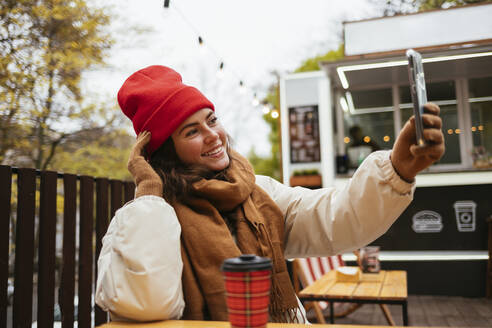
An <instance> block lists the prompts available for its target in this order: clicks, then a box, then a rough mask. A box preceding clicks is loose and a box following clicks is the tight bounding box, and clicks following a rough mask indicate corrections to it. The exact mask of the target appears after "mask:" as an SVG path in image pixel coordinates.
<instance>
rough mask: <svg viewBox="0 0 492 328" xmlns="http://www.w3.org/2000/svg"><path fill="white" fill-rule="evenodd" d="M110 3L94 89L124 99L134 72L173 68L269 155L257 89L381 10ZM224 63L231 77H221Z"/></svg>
mask: <svg viewBox="0 0 492 328" xmlns="http://www.w3.org/2000/svg"><path fill="white" fill-rule="evenodd" d="M104 3H105V4H106V5H107V4H110V6H111V10H112V11H113V13H115V14H116V16H117V17H116V19H115V20H114V21H113V23H112V25H111V26H110V28H111V31H112V34H113V36H114V38H115V39H116V43H115V45H114V47H113V49H112V50H111V52H110V57H109V58H108V60H107V62H108V66H107V67H105V68H103V69H97V70H94V71H92V72H90V73H88V74H86V75H85V89H86V91H87V92H88V94H90V95H91V96H93V97H104V98H105V99H113V101H116V93H117V92H118V89H119V88H120V86H121V84H122V83H123V82H124V80H125V79H126V78H127V77H128V76H129V75H130V74H131V73H133V72H134V71H136V70H138V69H141V68H144V67H146V66H148V65H154V64H159V65H166V66H170V67H172V68H174V69H175V70H177V71H178V72H180V73H181V75H182V76H183V80H184V82H185V83H188V84H191V85H193V86H195V87H197V88H198V89H200V90H201V91H202V92H203V93H204V94H205V95H206V96H207V97H208V98H209V99H210V100H212V101H213V102H214V104H215V106H216V112H217V114H218V116H219V117H220V119H221V120H222V122H223V124H224V125H225V127H226V129H227V131H228V132H229V133H230V134H231V135H232V137H233V138H234V140H235V144H236V148H237V149H238V150H239V151H240V152H241V153H243V154H245V155H246V154H247V152H248V151H249V150H250V149H251V147H253V145H254V147H255V150H256V151H257V153H259V154H261V155H267V154H268V153H269V151H270V145H269V143H268V139H267V135H268V132H269V127H268V126H267V125H266V123H265V122H264V121H263V119H262V118H261V116H262V111H261V108H260V107H254V106H253V105H252V99H253V93H254V92H256V93H257V94H258V97H262V96H264V95H265V94H266V91H267V88H268V86H269V85H270V84H272V83H273V82H274V81H275V77H274V75H273V74H272V72H273V71H276V72H278V73H280V74H286V73H288V72H291V71H293V70H294V69H295V68H296V67H297V66H299V65H300V64H301V62H302V61H303V60H304V59H306V58H308V57H311V56H314V55H317V54H321V53H325V52H327V51H328V50H331V49H336V48H337V47H338V45H339V43H340V42H341V35H342V24H341V23H342V22H343V21H352V20H358V19H362V18H369V17H374V16H375V15H377V11H376V9H375V8H374V6H372V5H371V4H370V2H369V1H367V0H304V1H298V0H267V1H265V0H263V1H260V0H248V1H237V0H235V1H230V0H229V1H228V0H206V1H203V0H179V1H173V0H170V8H167V9H164V8H163V3H164V1H161V0H139V1H134V0H110V1H105V2H104ZM198 35H200V36H202V38H203V40H204V47H199V45H198ZM221 61H223V62H224V75H223V77H221V78H219V77H217V75H216V72H217V69H218V66H219V64H220V62H221ZM240 80H243V82H244V85H245V86H246V88H245V89H246V90H245V91H244V92H241V91H240V88H239V81H240Z"/></svg>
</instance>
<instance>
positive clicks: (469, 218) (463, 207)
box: [454, 200, 477, 232]
mask: <svg viewBox="0 0 492 328" xmlns="http://www.w3.org/2000/svg"><path fill="white" fill-rule="evenodd" d="M476 207H477V204H476V203H475V202H474V201H471V200H460V201H457V202H456V203H454V212H455V213H456V225H457V227H458V231H460V232H468V231H475V209H476Z"/></svg>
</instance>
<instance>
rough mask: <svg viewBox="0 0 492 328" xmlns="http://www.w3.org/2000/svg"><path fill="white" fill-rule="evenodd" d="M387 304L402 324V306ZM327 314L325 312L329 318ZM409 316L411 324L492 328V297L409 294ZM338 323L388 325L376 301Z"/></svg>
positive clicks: (397, 320) (339, 320)
mask: <svg viewBox="0 0 492 328" xmlns="http://www.w3.org/2000/svg"><path fill="white" fill-rule="evenodd" d="M388 307H389V309H390V311H391V314H392V317H393V320H394V321H395V323H396V325H399V326H401V325H403V320H402V314H401V306H399V305H388ZM328 314H329V312H327V311H326V315H327V319H328ZM408 319H409V324H410V326H431V327H435V326H440V327H492V299H485V298H466V297H449V296H422V295H410V296H409V299H408ZM327 321H328V320H327ZM311 322H313V323H314V322H315V320H313V321H311ZM335 323H337V324H353V325H387V322H386V319H385V318H384V316H383V313H382V311H381V310H380V308H379V305H377V304H365V305H363V306H362V307H360V308H359V309H357V310H356V311H355V312H353V313H352V314H350V315H349V316H347V317H345V318H338V319H336V320H335Z"/></svg>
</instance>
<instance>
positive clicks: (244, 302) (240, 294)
mask: <svg viewBox="0 0 492 328" xmlns="http://www.w3.org/2000/svg"><path fill="white" fill-rule="evenodd" d="M270 276H271V271H270V270H259V271H245V272H231V271H229V272H228V271H224V280H225V288H226V298H227V307H228V310H229V322H230V323H231V327H232V328H236V327H237V328H243V327H258V328H259V327H266V324H267V322H268V303H269V302H270V284H271V282H270Z"/></svg>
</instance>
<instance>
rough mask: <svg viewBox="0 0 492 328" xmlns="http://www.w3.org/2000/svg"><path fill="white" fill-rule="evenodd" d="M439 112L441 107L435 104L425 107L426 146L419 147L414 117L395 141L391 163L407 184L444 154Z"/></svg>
mask: <svg viewBox="0 0 492 328" xmlns="http://www.w3.org/2000/svg"><path fill="white" fill-rule="evenodd" d="M439 112H440V109H439V106H437V105H436V104H434V103H426V104H425V105H424V114H423V115H422V123H423V127H424V129H423V137H424V140H425V144H424V145H417V142H416V138H417V137H416V132H415V131H416V130H415V117H414V116H412V117H411V118H410V119H409V120H408V121H407V122H406V123H405V125H404V126H403V128H402V129H401V131H400V134H399V135H398V137H397V139H396V141H395V144H394V146H393V150H392V152H391V163H392V164H393V167H394V168H395V170H396V172H397V173H398V175H400V177H401V178H402V179H403V180H405V181H407V182H413V181H414V179H415V176H416V175H417V173H419V172H420V171H422V170H424V169H426V168H427V167H429V166H430V165H432V164H433V163H434V162H436V161H438V160H439V159H440V158H441V157H442V155H443V154H444V148H445V146H444V135H443V133H442V120H441V118H440V117H439Z"/></svg>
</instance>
